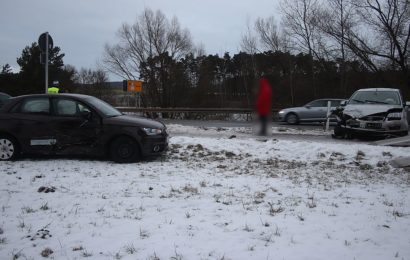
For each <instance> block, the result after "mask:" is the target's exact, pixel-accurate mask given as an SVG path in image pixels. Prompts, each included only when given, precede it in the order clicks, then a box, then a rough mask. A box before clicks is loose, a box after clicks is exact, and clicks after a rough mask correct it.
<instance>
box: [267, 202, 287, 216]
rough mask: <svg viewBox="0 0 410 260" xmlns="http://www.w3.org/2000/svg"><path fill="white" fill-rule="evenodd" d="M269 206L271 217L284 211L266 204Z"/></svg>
mask: <svg viewBox="0 0 410 260" xmlns="http://www.w3.org/2000/svg"><path fill="white" fill-rule="evenodd" d="M268 205H269V214H270V215H271V216H275V215H276V214H278V213H281V212H283V211H284V210H285V208H283V207H282V206H278V207H274V205H273V204H272V203H271V202H268Z"/></svg>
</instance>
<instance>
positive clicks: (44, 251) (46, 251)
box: [41, 247, 54, 257]
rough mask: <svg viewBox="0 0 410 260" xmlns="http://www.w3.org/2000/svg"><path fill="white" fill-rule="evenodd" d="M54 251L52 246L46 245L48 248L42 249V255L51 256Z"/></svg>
mask: <svg viewBox="0 0 410 260" xmlns="http://www.w3.org/2000/svg"><path fill="white" fill-rule="evenodd" d="M53 253H54V251H53V250H52V249H51V248H49V247H46V248H44V249H43V251H41V256H42V257H49V256H50V255H52V254H53Z"/></svg>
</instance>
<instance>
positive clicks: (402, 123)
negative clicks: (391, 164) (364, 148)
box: [334, 88, 410, 137]
mask: <svg viewBox="0 0 410 260" xmlns="http://www.w3.org/2000/svg"><path fill="white" fill-rule="evenodd" d="M409 105H410V103H409V102H407V103H406V102H404V100H403V97H402V95H401V94H400V91H399V90H398V89H391V88H369V89H360V90H358V91H356V92H355V93H354V94H353V95H352V96H351V98H350V99H349V100H348V101H344V102H342V104H341V107H339V108H338V109H337V110H335V111H334V114H335V115H336V116H337V119H338V125H337V126H336V127H335V130H334V136H336V137H346V136H360V135H362V136H369V135H376V136H404V135H407V134H408V130H409V125H408V120H407V116H408V109H409Z"/></svg>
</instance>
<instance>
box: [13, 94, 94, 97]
mask: <svg viewBox="0 0 410 260" xmlns="http://www.w3.org/2000/svg"><path fill="white" fill-rule="evenodd" d="M27 97H74V98H89V97H92V96H88V95H83V94H71V93H61V94H30V95H23V96H18V97H16V98H27Z"/></svg>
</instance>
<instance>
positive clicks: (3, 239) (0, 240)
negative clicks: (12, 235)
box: [0, 237, 7, 245]
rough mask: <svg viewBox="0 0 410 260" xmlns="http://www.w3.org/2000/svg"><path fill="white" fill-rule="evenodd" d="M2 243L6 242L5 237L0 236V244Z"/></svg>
mask: <svg viewBox="0 0 410 260" xmlns="http://www.w3.org/2000/svg"><path fill="white" fill-rule="evenodd" d="M2 244H7V238H5V237H0V245H2Z"/></svg>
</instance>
